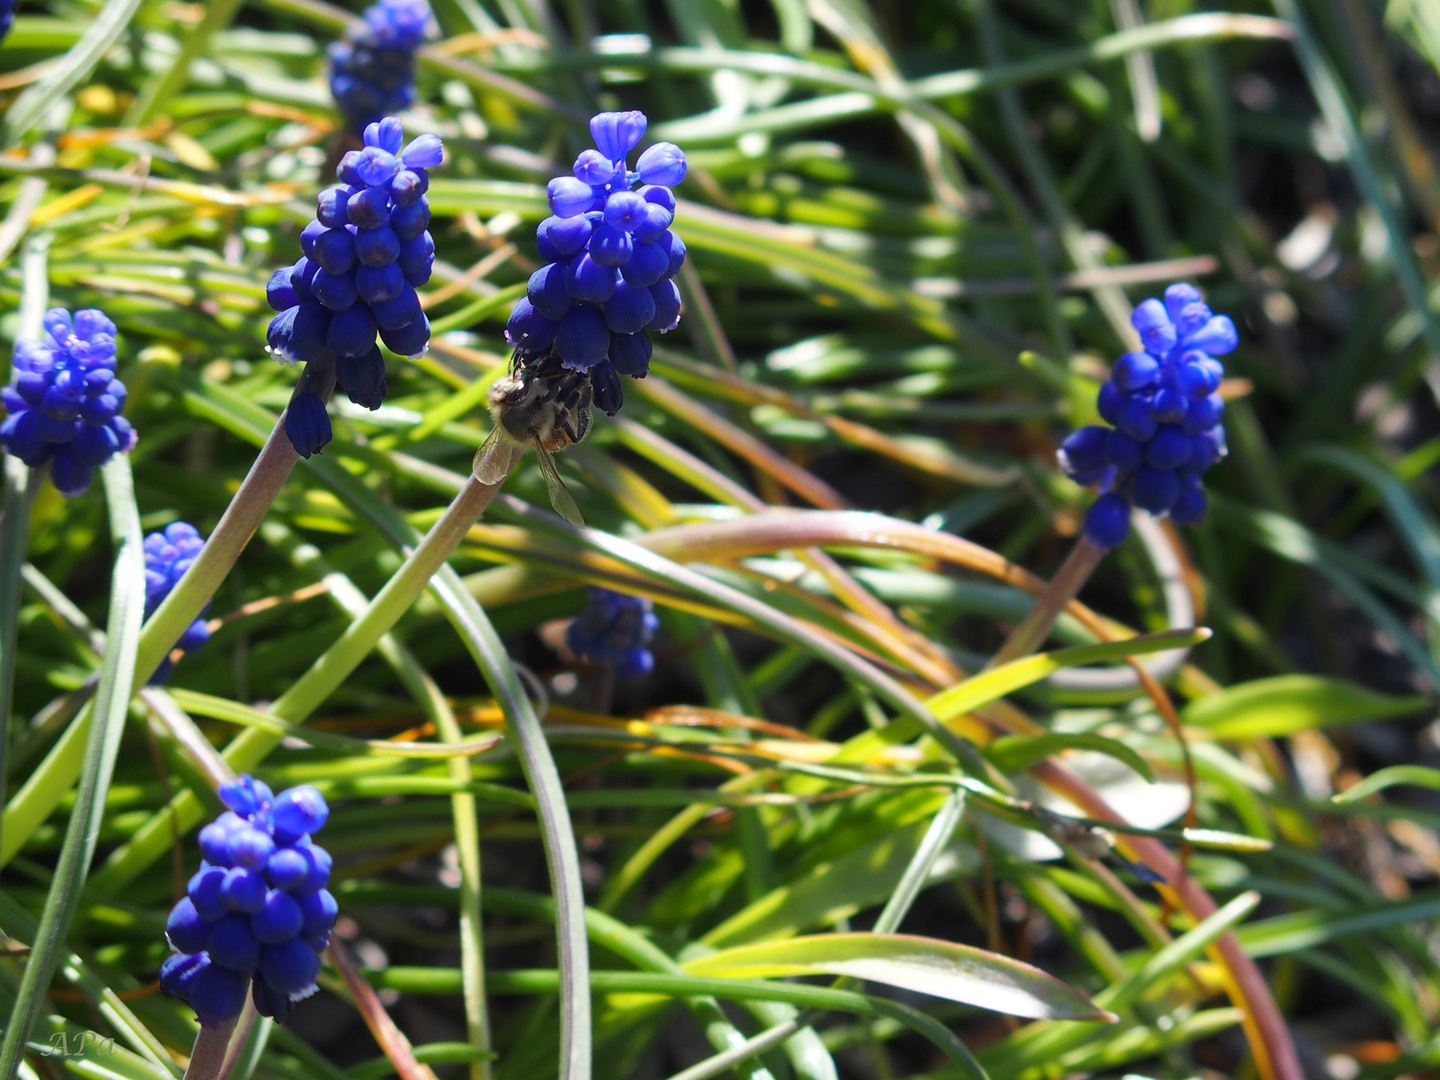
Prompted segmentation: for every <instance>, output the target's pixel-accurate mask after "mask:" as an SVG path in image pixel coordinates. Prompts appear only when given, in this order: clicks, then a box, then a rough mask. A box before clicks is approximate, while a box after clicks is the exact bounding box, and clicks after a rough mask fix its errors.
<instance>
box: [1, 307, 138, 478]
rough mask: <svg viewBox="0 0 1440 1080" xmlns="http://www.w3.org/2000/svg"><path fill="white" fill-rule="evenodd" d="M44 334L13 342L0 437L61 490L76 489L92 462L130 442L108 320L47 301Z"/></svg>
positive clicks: (112, 327) (90, 470)
mask: <svg viewBox="0 0 1440 1080" xmlns="http://www.w3.org/2000/svg"><path fill="white" fill-rule="evenodd" d="M42 324H43V325H44V327H45V336H44V338H42V339H41V340H39V341H35V340H31V339H22V340H20V341H17V342H16V343H15V381H14V382H13V383H12V384H11V385H9V386H6V387H0V403H3V404H4V406H5V410H6V412H7V413H8V414H9V415H8V416H6V417H5V419H4V421H3V422H0V444H3V445H4V447H5V450H6V452H7V453H10V454H14V455H15V456H16V457H17V458H19V459H20V460H21V461H23V462H24V463H25V464H26V465H29V466H30V467H31V468H39V467H40V466H42V465H49V466H50V478H51V480H53V481H54V483H55V487H56V488H57V489H58V490H59V491H60V493H61V494H62V495H68V496H73V495H79V494H81V493H82V492H84V491H85V489H86V488H88V487H89V486H90V477H91V474H92V473H93V471H94V470H95V469H97V468H98V467H100V466H101V465H103V464H105V462H107V461H109V460H110V458H111V457H112V456H113V455H114V454H116V453H119V452H121V451H125V450H129V449H130V448H131V447H132V446H134V445H135V431H134V429H133V428H132V427H131V426H130V422H129V421H128V420H126V419H125V418H124V417H123V416H121V415H120V410H121V409H123V408H124V407H125V384H124V383H122V382H121V381H120V380H119V379H117V378H116V377H115V324H114V323H113V322H111V321H110V320H109V319H107V318H106V317H105V314H104V313H103V312H100V311H96V310H94V309H93V308H90V309H86V310H84V311H77V312H76V313H75V317H74V318H73V319H72V318H71V317H70V312H68V311H66V310H65V309H64V308H58V307H57V308H51V309H50V310H49V311H47V312H46V313H45V315H44V317H43V319H42Z"/></svg>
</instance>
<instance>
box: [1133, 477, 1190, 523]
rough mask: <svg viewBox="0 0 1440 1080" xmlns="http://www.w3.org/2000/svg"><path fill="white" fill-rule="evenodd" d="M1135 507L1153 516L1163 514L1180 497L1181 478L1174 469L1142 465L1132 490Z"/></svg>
mask: <svg viewBox="0 0 1440 1080" xmlns="http://www.w3.org/2000/svg"><path fill="white" fill-rule="evenodd" d="M1132 493H1133V497H1134V499H1135V505H1136V506H1138V507H1140V509H1142V510H1148V511H1150V513H1152V514H1163V513H1165V512H1167V511H1168V510H1169V509H1170V507H1172V506H1174V505H1175V500H1176V499H1177V498H1179V497H1180V478H1179V477H1178V476H1177V475H1176V474H1175V472H1174V470H1173V469H1163V468H1158V467H1156V466H1154V465H1142V466H1141V467H1140V470H1139V471H1138V472H1137V473H1136V474H1135V483H1134V487H1133V488H1132Z"/></svg>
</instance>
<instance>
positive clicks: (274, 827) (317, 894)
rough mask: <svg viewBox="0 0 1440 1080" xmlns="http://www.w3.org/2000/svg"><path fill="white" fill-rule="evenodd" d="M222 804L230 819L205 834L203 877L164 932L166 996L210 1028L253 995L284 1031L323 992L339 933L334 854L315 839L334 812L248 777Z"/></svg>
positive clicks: (307, 795)
mask: <svg viewBox="0 0 1440 1080" xmlns="http://www.w3.org/2000/svg"><path fill="white" fill-rule="evenodd" d="M219 794H220V799H221V801H222V802H223V803H224V804H225V805H226V806H228V807H229V808H230V809H229V810H227V811H226V812H225V813H223V814H221V815H220V816H219V817H218V818H216V819H215V820H214V821H212V822H211V823H210V824H209V825H206V826H205V827H204V828H203V829H201V830H200V838H199V839H200V853H201V855H202V856H203V861H202V862H201V863H200V869H199V871H197V872H196V874H195V876H194V877H192V878H191V879H190V883H189V885H188V886H187V888H186V891H185V895H184V896H183V897H181V898H180V900H179V902H178V903H176V905H175V907H174V908H173V909H172V910H171V912H170V917H169V919H168V920H167V921H166V923H165V936H166V938H167V939H168V940H169V942H170V947H171V948H172V949H174V950H175V952H174V954H173V955H172V956H171V957H170V958H169V959H168V960H166V961H165V963H164V965H163V966H162V967H161V968H160V989H161V990H163V991H164V992H165V993H166V994H168V995H169V996H170V997H175V998H180V999H181V1000H183V1001H185V1002H187V1003H188V1004H189V1005H190V1007H191V1008H192V1009H194V1010H195V1015H196V1018H197V1019H198V1020H199V1021H200V1023H201V1024H203V1025H204V1026H206V1027H219V1026H221V1025H223V1024H226V1023H229V1022H230V1021H232V1020H234V1019H235V1017H237V1016H238V1015H239V1014H240V1010H241V1008H242V1007H243V1006H244V1004H245V994H246V991H247V990H248V991H249V993H250V995H251V997H252V999H253V1000H254V1002H255V1009H256V1011H257V1012H258V1013H260V1015H261V1016H269V1017H273V1018H274V1019H275V1020H277V1021H280V1022H284V1020H285V1018H286V1017H288V1016H289V1015H290V1010H291V1008H292V1007H293V1005H294V1003H295V1002H297V1001H300V1000H302V999H304V998H307V997H309V996H310V995H311V994H313V993H314V992H315V990H316V985H315V977H316V976H317V975H318V974H319V972H320V954H321V953H322V952H324V951H325V947H326V946H327V945H328V944H329V943H330V930H331V928H332V927H334V925H335V917H336V914H337V911H338V909H337V907H336V903H335V897H334V896H332V895H331V894H330V891H329V890H328V889H327V888H326V887H325V886H326V885H328V884H329V882H330V867H331V859H330V853H329V852H327V851H326V850H325V849H324V848H322V847H320V846H319V845H318V844H316V843H315V842H314V840H313V839H312V836H313V835H314V834H315V833H317V832H319V831H320V829H321V828H322V827H323V826H324V825H325V821H326V819H327V818H328V817H329V814H330V810H329V807H327V806H326V805H325V799H324V797H323V796H322V795H321V794H320V792H319V791H317V790H316V789H315V788H314V787H312V786H310V785H309V784H304V785H302V786H300V787H295V788H290V789H288V790H286V791H282V792H281V793H280V794H279V795H274V794H272V792H271V790H270V788H269V787H268V786H267V785H266V784H265V783H264V782H263V781H260V780H254V779H252V778H250V777H249V776H241V777H240V778H238V779H236V780H232V781H231V782H230V783H228V784H225V785H223V786H222V787H221V788H220V792H219Z"/></svg>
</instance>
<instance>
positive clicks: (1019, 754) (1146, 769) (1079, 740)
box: [985, 732, 1155, 784]
mask: <svg viewBox="0 0 1440 1080" xmlns="http://www.w3.org/2000/svg"><path fill="white" fill-rule="evenodd" d="M1062 750H1093V751H1094V752H1095V753H1097V754H1105V755H1107V756H1109V757H1113V758H1115V759H1116V760H1117V761H1123V762H1124V763H1125V764H1126V765H1129V766H1130V768H1132V769H1134V770H1135V771H1136V772H1137V773H1139V774H1140V775H1141V776H1143V777H1144V778H1145V779H1146V780H1147V781H1149V782H1150V783H1152V784H1153V783H1155V773H1154V771H1153V770H1152V769H1151V768H1150V765H1149V763H1148V762H1146V760H1145V759H1144V758H1142V757H1141V756H1140V755H1139V754H1137V753H1136V752H1135V751H1134V750H1132V749H1131V748H1130V747H1128V746H1126V745H1125V744H1124V743H1123V742H1121V741H1120V740H1119V739H1111V738H1107V737H1106V736H1104V735H1096V734H1094V733H1085V734H1060V733H1058V732H1050V733H1048V734H1045V735H1002V736H1001V737H1000V738H998V739H996V740H995V741H994V742H992V743H990V744H989V745H988V746H986V748H985V756H986V757H988V758H989V759H990V760H991V761H993V762H994V763H995V767H996V768H998V769H999V770H1000V771H1001V772H1003V773H1017V772H1023V771H1024V770H1026V769H1028V768H1029V767H1030V766H1031V765H1034V764H1035V763H1036V762H1037V761H1043V760H1045V759H1046V758H1047V757H1051V756H1052V755H1054V754H1058V753H1060V752H1061V751H1062Z"/></svg>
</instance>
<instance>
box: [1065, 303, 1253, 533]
mask: <svg viewBox="0 0 1440 1080" xmlns="http://www.w3.org/2000/svg"><path fill="white" fill-rule="evenodd" d="M1130 322H1131V324H1132V325H1133V326H1134V327H1135V329H1136V330H1137V331H1139V333H1140V339H1141V343H1142V344H1143V345H1144V350H1143V351H1141V352H1132V353H1126V354H1125V355H1124V356H1122V357H1121V358H1120V359H1119V360H1117V361H1116V362H1115V366H1114V368H1113V370H1112V372H1111V377H1110V381H1109V382H1107V383H1105V384H1104V385H1103V386H1101V387H1100V394H1099V397H1098V399H1097V406H1098V408H1099V410H1100V415H1101V417H1102V418H1103V419H1104V420H1105V421H1106V424H1108V425H1110V426H1101V425H1094V426H1091V427H1084V428H1081V429H1080V430H1079V431H1076V432H1075V433H1074V434H1072V435H1071V436H1070V437H1069V438H1068V439H1066V440H1065V442H1064V444H1063V445H1062V446H1061V448H1060V450H1059V452H1058V454H1057V455H1056V456H1057V458H1058V460H1059V463H1060V468H1061V469H1062V470H1063V471H1064V472H1065V474H1066V475H1067V476H1069V477H1070V478H1071V479H1072V480H1074V481H1075V482H1076V483H1077V484H1081V485H1084V486H1089V485H1092V484H1095V485H1098V486H1099V488H1100V490H1101V492H1102V494H1101V496H1100V498H1098V499H1097V500H1095V504H1094V505H1093V506H1091V507H1090V510H1089V512H1088V513H1087V514H1086V515H1085V535H1086V537H1088V538H1089V539H1090V541H1091V542H1092V543H1094V544H1096V545H1098V546H1099V547H1102V548H1113V547H1115V546H1116V545H1118V544H1119V543H1120V542H1121V541H1122V540H1124V539H1125V536H1126V533H1128V532H1129V529H1130V507H1131V506H1132V505H1133V506H1138V507H1140V508H1141V509H1142V510H1148V511H1149V512H1150V513H1152V514H1154V515H1155V516H1157V517H1164V516H1167V515H1168V516H1169V518H1170V520H1171V521H1174V522H1175V523H1176V524H1177V525H1194V524H1197V523H1198V522H1200V521H1202V520H1203V519H1204V517H1205V511H1206V507H1207V503H1206V499H1205V487H1204V484H1203V482H1202V480H1201V477H1202V475H1203V474H1204V473H1205V471H1206V470H1207V469H1209V468H1210V467H1211V466H1212V465H1214V464H1215V463H1216V462H1217V461H1219V460H1220V459H1221V458H1223V457H1224V456H1225V454H1226V445H1225V428H1224V426H1223V425H1222V424H1221V423H1220V418H1221V415H1222V414H1223V413H1224V411H1225V403H1224V401H1222V400H1221V398H1220V395H1219V393H1217V391H1218V389H1219V386H1220V381H1221V379H1223V378H1224V377H1225V368H1224V367H1223V366H1222V365H1221V363H1220V361H1219V360H1217V359H1216V357H1218V356H1224V355H1225V354H1226V353H1229V352H1231V351H1232V350H1233V349H1234V348H1235V346H1236V344H1237V342H1238V337H1237V335H1236V333H1235V324H1234V323H1233V322H1231V321H1230V319H1229V317H1227V316H1225V315H1216V314H1214V313H1213V312H1212V311H1211V310H1210V308H1209V307H1207V306H1206V305H1205V303H1204V302H1203V301H1202V300H1201V299H1200V291H1199V290H1198V289H1196V288H1195V287H1194V286H1193V285H1185V284H1176V285H1171V286H1170V287H1169V288H1168V289H1166V290H1165V300H1164V302H1163V303H1162V302H1161V301H1159V300H1156V299H1153V298H1152V299H1150V300H1145V301H1143V302H1142V303H1141V304H1140V305H1139V306H1138V307H1137V308H1136V309H1135V311H1134V313H1133V314H1132V315H1131V316H1130Z"/></svg>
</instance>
